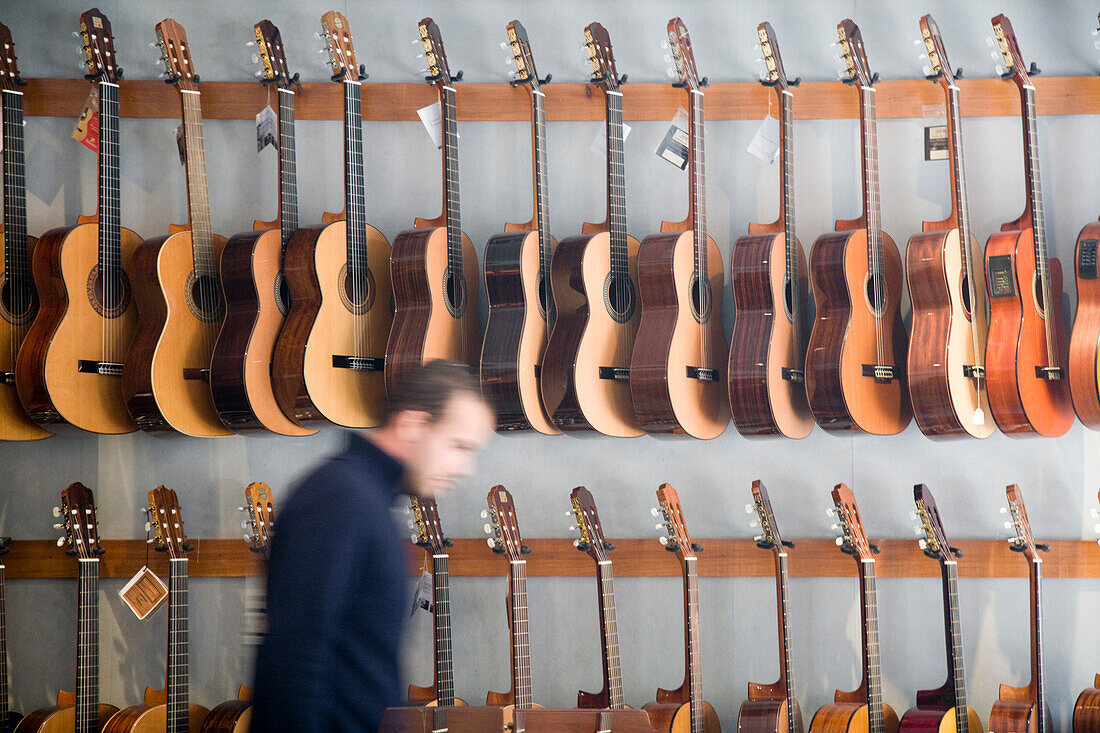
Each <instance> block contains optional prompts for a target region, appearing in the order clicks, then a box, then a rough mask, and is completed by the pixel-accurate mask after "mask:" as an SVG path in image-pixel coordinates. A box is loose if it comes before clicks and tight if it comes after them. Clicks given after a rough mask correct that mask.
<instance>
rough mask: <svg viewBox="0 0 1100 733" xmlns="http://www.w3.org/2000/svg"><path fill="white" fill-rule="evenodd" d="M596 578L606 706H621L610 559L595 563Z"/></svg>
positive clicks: (621, 687) (613, 578) (617, 642)
mask: <svg viewBox="0 0 1100 733" xmlns="http://www.w3.org/2000/svg"><path fill="white" fill-rule="evenodd" d="M596 580H597V581H598V582H599V584H600V639H601V641H602V642H603V677H604V686H605V687H606V688H607V698H608V707H611V708H622V707H624V706H625V704H626V703H625V702H624V701H623V672H622V668H621V667H620V666H619V621H618V617H617V616H616V614H615V575H614V573H613V572H612V570H611V561H610V560H602V561H600V562H599V564H597V565H596Z"/></svg>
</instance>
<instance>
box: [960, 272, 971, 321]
mask: <svg viewBox="0 0 1100 733" xmlns="http://www.w3.org/2000/svg"><path fill="white" fill-rule="evenodd" d="M960 287H961V288H962V305H963V310H964V311H965V312H966V315H968V316H969V315H970V314H971V313H972V312H973V311H972V310H971V308H972V306H971V303H970V276H969V275H965V276H963V279H962V284H961V285H960Z"/></svg>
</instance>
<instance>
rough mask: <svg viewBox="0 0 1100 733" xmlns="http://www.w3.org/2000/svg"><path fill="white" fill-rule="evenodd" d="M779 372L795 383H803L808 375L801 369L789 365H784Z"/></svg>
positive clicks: (784, 377)
mask: <svg viewBox="0 0 1100 733" xmlns="http://www.w3.org/2000/svg"><path fill="white" fill-rule="evenodd" d="M779 374H780V376H781V377H782V378H783V379H786V380H787V381H789V382H794V383H795V384H802V383H803V382H805V381H806V375H805V374H804V373H803V371H802V370H801V369H791V368H789V367H783V368H782V369H780V370H779Z"/></svg>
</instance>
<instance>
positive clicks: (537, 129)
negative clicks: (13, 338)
mask: <svg viewBox="0 0 1100 733" xmlns="http://www.w3.org/2000/svg"><path fill="white" fill-rule="evenodd" d="M545 96H546V94H545V92H543V91H542V90H541V89H532V90H531V106H532V110H531V111H532V126H531V134H532V136H533V138H534V148H535V151H534V152H535V154H534V161H533V162H534V166H535V218H536V229H537V230H538V237H539V281H538V284H537V287H536V290H537V298H538V302H537V303H536V304H535V308H536V309H538V308H541V309H542V318H543V321H545V322H546V324H547V327H546V328H544V329H543V330H542V346H541V348H540V349H539V353H538V360H539V362H541V361H542V358H543V353H544V352H545V350H546V344H547V342H548V341H549V339H550V328H549V325H550V322H551V308H552V304H551V298H550V211H549V208H548V202H547V196H548V195H549V194H548V192H547V181H546V140H545V136H546V113H545V110H544V109H543V103H544V100H545ZM536 366H537V364H536Z"/></svg>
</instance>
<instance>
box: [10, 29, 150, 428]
mask: <svg viewBox="0 0 1100 733" xmlns="http://www.w3.org/2000/svg"><path fill="white" fill-rule="evenodd" d="M79 37H80V39H81V41H82V51H83V53H84V64H85V66H86V67H87V69H88V75H87V78H88V79H90V80H91V81H92V82H93V84H94V85H95V89H96V92H97V94H98V98H99V151H98V158H99V166H98V167H99V185H98V189H99V208H98V212H97V213H96V214H95V215H93V216H87V217H84V216H82V217H80V218H79V219H78V220H77V224H76V226H71V227H59V228H57V229H51V230H50V231H48V232H46V233H45V234H43V235H42V238H41V240H39V243H38V246H37V247H36V248H35V250H34V262H33V268H34V277H35V283H36V285H37V287H38V292H39V296H40V298H41V301H42V304H41V309H40V310H39V312H38V317H37V318H35V320H34V323H33V325H32V326H31V329H30V331H29V332H28V333H27V339H26V341H25V342H24V345H23V348H22V349H20V351H19V359H18V361H17V362H16V383H17V385H18V387H19V397H20V399H21V400H22V401H23V405H24V406H25V407H26V408H27V412H28V414H30V416H31V418H32V419H33V420H35V421H36V422H39V423H41V424H46V425H50V426H51V427H53V426H57V427H61V426H63V425H65V424H68V425H72V426H74V427H77V428H81V429H83V430H87V431H89V432H93V433H105V434H118V433H130V432H133V431H134V430H137V424H136V423H134V421H133V420H132V419H131V418H130V415H129V413H128V412H127V411H126V400H125V399H124V398H123V394H122V365H123V363H124V362H125V360H126V356H127V353H128V352H129V349H130V342H131V341H132V340H133V337H134V327H135V325H136V324H137V308H136V307H135V305H134V303H133V300H132V297H131V288H130V276H129V270H130V267H131V263H132V261H133V257H134V250H135V249H137V246H138V245H139V244H141V237H139V236H138V235H137V234H136V233H135V232H133V231H131V230H129V229H126V228H124V227H122V226H121V223H120V196H119V129H118V83H119V79H120V78H121V77H122V70H121V69H120V68H119V67H118V64H117V59H116V56H115V48H114V39H113V38H112V37H111V22H110V21H109V20H107V18H106V17H105V16H104V15H103V14H102V13H100V12H99V10H98V9H97V8H92V9H91V10H89V11H87V12H85V13H84V14H83V15H81V16H80V34H79Z"/></svg>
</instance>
